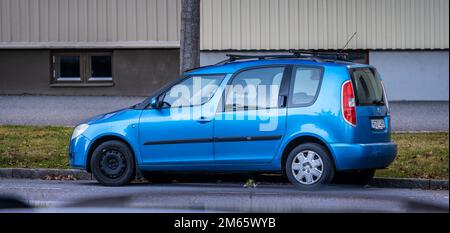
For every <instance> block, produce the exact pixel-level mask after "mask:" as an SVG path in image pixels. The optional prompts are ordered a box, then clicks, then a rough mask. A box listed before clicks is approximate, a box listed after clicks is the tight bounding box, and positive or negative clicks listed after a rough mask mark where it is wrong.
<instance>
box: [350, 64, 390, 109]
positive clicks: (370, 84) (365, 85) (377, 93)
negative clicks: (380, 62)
mask: <svg viewBox="0 0 450 233" xmlns="http://www.w3.org/2000/svg"><path fill="white" fill-rule="evenodd" d="M351 74H352V81H353V86H354V89H355V92H356V104H357V105H384V99H383V86H382V85H381V80H380V79H379V78H378V75H377V74H376V71H374V70H372V69H370V68H357V69H352V70H351Z"/></svg>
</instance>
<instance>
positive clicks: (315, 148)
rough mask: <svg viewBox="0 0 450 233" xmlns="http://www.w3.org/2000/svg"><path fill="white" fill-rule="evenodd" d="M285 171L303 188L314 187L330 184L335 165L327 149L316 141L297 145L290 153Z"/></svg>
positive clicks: (288, 176) (292, 180)
mask: <svg viewBox="0 0 450 233" xmlns="http://www.w3.org/2000/svg"><path fill="white" fill-rule="evenodd" d="M285 173H286V176H287V178H288V179H289V181H290V182H291V183H292V184H294V185H296V186H297V187H299V188H301V189H314V188H318V187H321V186H324V185H327V184H329V183H330V182H331V181H332V180H333V177H334V165H333V161H332V160H331V158H330V155H329V154H328V152H327V150H326V149H325V148H324V147H323V146H321V145H319V144H316V143H305V144H301V145H299V146H297V147H295V148H294V149H293V150H292V151H291V152H290V153H289V155H288V158H287V160H286V165H285Z"/></svg>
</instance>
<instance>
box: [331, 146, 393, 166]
mask: <svg viewBox="0 0 450 233" xmlns="http://www.w3.org/2000/svg"><path fill="white" fill-rule="evenodd" d="M330 147H331V150H332V151H333V156H334V160H335V164H336V170H354V169H374V168H386V167H387V166H389V164H391V163H392V161H394V159H395V156H396V155H397V145H396V144H395V143H393V142H383V143H365V144H356V143H334V144H331V145H330Z"/></svg>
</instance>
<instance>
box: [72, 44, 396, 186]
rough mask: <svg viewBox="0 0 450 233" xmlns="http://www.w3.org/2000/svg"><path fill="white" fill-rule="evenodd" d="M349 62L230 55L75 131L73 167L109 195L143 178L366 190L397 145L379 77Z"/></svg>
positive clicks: (339, 57)
mask: <svg viewBox="0 0 450 233" xmlns="http://www.w3.org/2000/svg"><path fill="white" fill-rule="evenodd" d="M343 56H345V55H343V54H324V53H309V52H293V53H292V55H258V56H243V55H229V59H227V60H226V61H223V62H221V63H219V64H216V65H212V66H206V67H200V68H197V69H194V70H190V71H188V72H186V73H185V74H184V75H183V76H182V77H180V78H178V79H176V80H175V81H173V82H172V83H170V84H168V85H166V86H165V87H163V88H161V89H160V90H159V91H157V92H156V93H155V94H153V95H152V96H151V97H149V98H147V99H146V100H145V101H143V102H142V103H139V104H137V105H135V106H132V107H129V108H126V109H122V110H118V111H116V112H112V113H107V114H103V115H100V116H96V117H94V118H92V119H90V120H88V121H87V122H85V123H83V124H80V125H78V126H77V127H76V128H75V130H74V132H73V135H72V138H71V141H70V146H69V160H70V165H71V166H72V167H74V168H79V169H86V170H87V171H88V172H92V174H93V175H94V177H95V178H96V179H97V181H98V182H100V183H101V184H103V185H108V186H117V185H124V184H127V183H128V182H130V181H131V180H132V179H133V178H134V177H135V175H136V172H137V170H139V171H141V172H142V173H143V174H147V172H153V173H154V172H158V171H159V172H161V171H164V172H167V171H170V172H181V171H183V172H186V171H189V172H190V171H196V172H198V171H200V172H281V173H283V174H285V175H286V176H287V178H288V179H289V180H290V182H292V183H293V184H294V185H296V186H298V187H300V188H305V189H309V188H315V187H318V186H322V185H326V184H328V183H330V182H331V181H332V180H333V178H334V177H335V176H336V175H338V174H343V173H346V174H351V176H352V177H353V178H354V180H355V181H356V182H358V183H367V182H369V181H370V179H371V178H372V177H373V175H374V172H375V169H381V168H386V167H387V166H388V165H389V164H390V163H391V162H392V161H393V160H394V158H395V156H396V154H397V146H396V144H395V143H393V142H391V137H390V131H391V129H390V114H389V105H388V101H387V98H386V95H385V91H384V87H383V84H382V81H381V79H380V77H379V75H378V73H377V71H376V69H375V68H374V67H372V66H369V65H363V64H355V63H351V62H347V61H344V60H343ZM150 174H151V173H150ZM150 179H151V177H150Z"/></svg>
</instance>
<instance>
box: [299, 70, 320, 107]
mask: <svg viewBox="0 0 450 233" xmlns="http://www.w3.org/2000/svg"><path fill="white" fill-rule="evenodd" d="M321 77H322V70H321V69H320V68H311V67H297V68H295V69H294V80H293V88H292V93H291V96H292V98H291V104H292V105H308V104H310V103H312V102H313V101H314V99H315V97H316V95H317V90H318V89H319V84H320V80H321Z"/></svg>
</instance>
